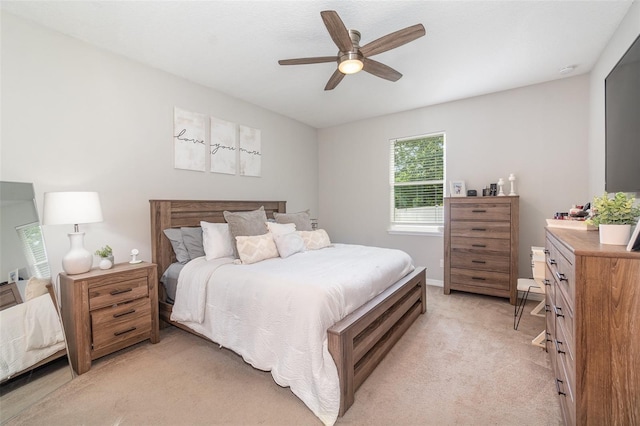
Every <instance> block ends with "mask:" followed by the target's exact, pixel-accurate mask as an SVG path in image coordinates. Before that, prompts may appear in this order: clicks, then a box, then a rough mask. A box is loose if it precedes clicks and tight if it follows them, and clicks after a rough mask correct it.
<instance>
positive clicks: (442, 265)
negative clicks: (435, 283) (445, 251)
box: [440, 259, 444, 268]
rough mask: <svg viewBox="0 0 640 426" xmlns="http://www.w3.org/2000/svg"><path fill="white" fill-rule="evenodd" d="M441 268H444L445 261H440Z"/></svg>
mask: <svg viewBox="0 0 640 426" xmlns="http://www.w3.org/2000/svg"><path fill="white" fill-rule="evenodd" d="M440 267H441V268H444V259H440Z"/></svg>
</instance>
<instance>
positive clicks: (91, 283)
mask: <svg viewBox="0 0 640 426" xmlns="http://www.w3.org/2000/svg"><path fill="white" fill-rule="evenodd" d="M157 282H158V277H157V270H156V265H155V264H152V263H138V264H130V263H118V264H116V265H114V266H113V268H111V269H106V270H102V269H92V270H91V271H89V272H87V273H84V274H77V275H67V274H64V273H63V274H60V304H61V312H62V322H63V324H64V331H65V334H66V338H67V347H68V354H69V359H70V361H71V365H72V366H73V369H74V370H75V372H76V373H77V374H83V373H86V372H87V371H89V369H90V368H91V361H92V360H94V359H96V358H100V357H102V356H105V355H108V354H110V353H112V352H115V351H118V350H120V349H123V348H126V347H128V346H131V345H133V344H135V343H138V342H141V341H143V340H147V339H149V340H151V343H158V342H159V341H160V334H159V320H158V288H157Z"/></svg>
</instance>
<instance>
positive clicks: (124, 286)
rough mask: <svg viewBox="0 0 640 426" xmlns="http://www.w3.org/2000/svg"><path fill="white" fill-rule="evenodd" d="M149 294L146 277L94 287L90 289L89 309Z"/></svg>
mask: <svg viewBox="0 0 640 426" xmlns="http://www.w3.org/2000/svg"><path fill="white" fill-rule="evenodd" d="M148 294H149V285H148V283H147V278H146V277H141V278H134V279H131V280H127V281H118V282H115V283H112V284H106V285H101V286H97V287H92V288H90V289H89V309H90V310H94V309H99V308H102V307H105V306H111V305H116V304H118V303H122V302H126V301H129V300H134V299H138V298H140V297H146V296H147V295H148Z"/></svg>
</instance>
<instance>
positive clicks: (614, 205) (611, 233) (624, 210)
mask: <svg viewBox="0 0 640 426" xmlns="http://www.w3.org/2000/svg"><path fill="white" fill-rule="evenodd" d="M634 202H635V198H632V197H628V196H627V195H626V194H624V193H623V192H618V193H616V194H615V195H614V196H613V198H609V195H608V194H607V193H606V192H605V193H604V194H603V195H602V197H594V198H593V206H592V208H591V211H592V214H593V216H592V217H591V219H589V222H590V223H592V224H593V225H595V226H597V227H598V229H599V232H600V244H613V245H626V244H627V243H628V242H629V237H630V236H631V226H632V225H634V224H635V223H636V222H637V221H638V217H639V216H640V208H638V207H636V206H634V205H633V204H634Z"/></svg>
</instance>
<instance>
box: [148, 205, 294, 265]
mask: <svg viewBox="0 0 640 426" xmlns="http://www.w3.org/2000/svg"><path fill="white" fill-rule="evenodd" d="M149 203H150V204H151V261H152V262H153V263H155V264H156V265H158V277H160V276H162V274H163V273H164V271H165V270H166V269H167V268H168V267H169V265H171V263H173V262H175V261H176V257H175V254H174V252H173V248H172V247H171V242H169V239H168V238H167V237H166V236H165V235H164V233H163V232H162V231H164V230H165V229H168V228H180V227H182V226H200V221H201V220H203V221H205V222H212V223H224V222H225V220H224V215H223V212H224V211H225V210H226V211H230V212H239V211H250V210H256V209H259V208H260V206H264V210H265V212H266V213H267V218H270V219H272V218H273V213H274V212H276V213H286V211H287V202H286V201H217V200H206V201H205V200H202V201H198V200H149Z"/></svg>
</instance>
